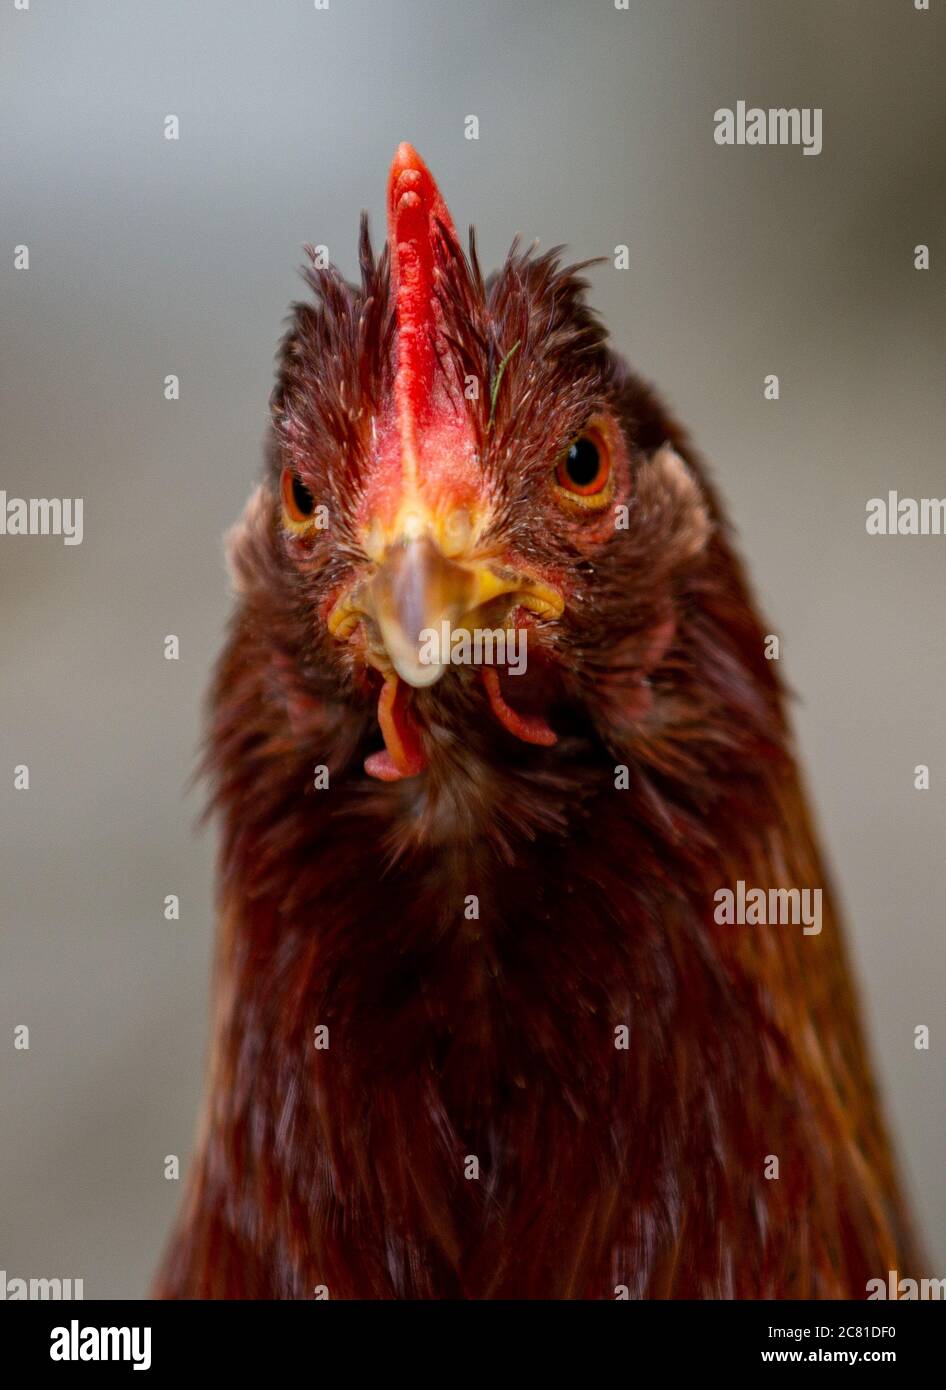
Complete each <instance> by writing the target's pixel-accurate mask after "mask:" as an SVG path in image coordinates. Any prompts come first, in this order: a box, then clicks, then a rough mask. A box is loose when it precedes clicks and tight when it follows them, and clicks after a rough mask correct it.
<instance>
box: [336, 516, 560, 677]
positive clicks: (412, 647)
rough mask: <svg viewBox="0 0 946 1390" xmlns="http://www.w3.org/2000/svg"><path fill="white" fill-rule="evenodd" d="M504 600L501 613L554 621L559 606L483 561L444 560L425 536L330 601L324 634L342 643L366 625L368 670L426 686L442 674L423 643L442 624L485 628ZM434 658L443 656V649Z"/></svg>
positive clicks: (527, 582) (517, 576)
mask: <svg viewBox="0 0 946 1390" xmlns="http://www.w3.org/2000/svg"><path fill="white" fill-rule="evenodd" d="M503 597H505V598H506V600H507V602H506V604H505V609H504V611H505V612H506V613H508V612H509V611H510V609H511V608H512V607H513V606H521V607H524V608H527V609H529V610H530V611H532V612H534V613H537V614H539V615H540V616H542V617H559V616H560V614H561V612H562V609H563V607H564V604H563V601H562V596H561V594H560V593H559V591H558V590H557V589H555V588H553V587H552V586H551V585H549V584H546V583H544V582H542V581H540V580H536V579H534V578H532V577H529V576H526V575H523V574H521V573H517V572H515V571H513V570H511V569H508V568H505V567H503V566H500V565H496V564H493V563H489V562H486V561H483V560H477V561H472V560H464V559H463V558H456V559H454V558H449V557H448V556H446V555H445V554H444V553H443V550H442V549H441V547H440V545H438V544H437V542H436V540H435V539H434V538H433V536H432V535H431V534H430V533H429V532H426V531H425V532H423V533H422V534H420V535H416V536H412V537H410V538H401V539H398V540H396V541H395V542H394V543H393V544H392V545H389V546H388V548H387V549H386V551H385V553H384V557H383V559H382V561H381V563H380V565H379V566H378V567H377V569H376V570H375V572H374V573H373V574H372V575H371V576H370V577H369V578H368V579H366V580H364V581H363V582H362V583H360V584H358V585H356V586H355V587H354V588H353V589H352V590H350V591H349V592H347V593H346V594H343V595H342V597H341V598H340V599H339V600H338V601H337V602H336V604H335V606H334V608H333V609H332V611H331V613H330V614H329V619H328V627H329V631H330V632H332V633H333V634H334V635H335V636H336V637H340V638H342V637H348V636H350V635H351V633H352V631H353V630H354V628H355V627H356V626H357V624H358V623H359V622H360V621H361V620H362V619H367V626H368V645H369V651H370V653H371V655H372V656H373V658H374V664H376V665H379V666H380V667H381V668H382V669H384V668H385V667H386V666H387V667H388V668H393V670H394V671H396V672H397V674H398V675H399V676H400V677H401V679H402V680H404V681H406V682H407V684H408V685H412V686H417V687H420V686H428V685H433V684H434V682H435V681H437V680H439V678H440V677H441V676H442V675H443V672H444V670H445V669H446V668H445V664H444V662H443V661H432V660H430V659H429V658H428V654H427V653H428V650H430V649H432V648H431V644H429V643H428V642H427V636H428V635H429V634H430V633H431V632H433V633H435V634H436V635H437V638H438V639H439V637H440V635H441V632H442V624H443V623H445V622H446V623H447V624H448V625H449V630H450V631H455V630H457V629H468V630H469V629H472V628H473V627H474V626H476V619H477V616H478V615H479V617H480V619H481V621H482V622H483V623H484V625H485V619H486V613H485V611H481V610H485V609H486V606H487V605H490V604H493V602H494V600H496V599H500V598H503ZM491 612H493V614H494V615H495V614H496V609H495V608H494V609H492V610H491ZM490 625H492V624H490ZM439 655H440V656H443V655H445V653H444V650H443V644H442V643H440V644H439Z"/></svg>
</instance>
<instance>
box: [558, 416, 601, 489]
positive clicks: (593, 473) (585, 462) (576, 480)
mask: <svg viewBox="0 0 946 1390" xmlns="http://www.w3.org/2000/svg"><path fill="white" fill-rule="evenodd" d="M610 477H611V455H610V452H609V450H608V445H607V441H606V439H605V438H604V437H603V435H602V434H601V432H600V431H599V430H598V429H596V428H594V427H589V428H587V429H585V430H583V431H582V433H581V434H579V435H578V436H577V437H576V438H575V439H573V440H572V442H571V444H570V445H569V446H568V448H567V449H566V450H565V452H564V454H563V455H562V457H561V458H560V459H559V461H558V464H557V466H556V469H555V481H556V483H557V484H558V486H559V488H561V490H562V491H563V492H567V493H569V494H571V496H572V498H573V499H574V500H575V501H576V502H580V503H581V504H582V505H583V506H586V507H587V506H598V505H601V504H602V503H604V502H605V501H606V500H607V495H608V494H607V488H608V482H609V480H610Z"/></svg>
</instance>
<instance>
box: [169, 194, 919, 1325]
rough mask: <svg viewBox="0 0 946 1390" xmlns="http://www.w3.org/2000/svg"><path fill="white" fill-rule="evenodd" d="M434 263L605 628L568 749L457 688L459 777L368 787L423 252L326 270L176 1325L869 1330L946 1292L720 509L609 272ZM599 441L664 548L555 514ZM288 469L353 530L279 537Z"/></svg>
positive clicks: (558, 704)
mask: <svg viewBox="0 0 946 1390" xmlns="http://www.w3.org/2000/svg"><path fill="white" fill-rule="evenodd" d="M433 245H434V247H435V261H436V267H437V273H436V275H435V277H434V283H435V289H436V296H437V315H436V330H435V334H436V336H435V338H434V339H433V340H432V342H433V346H434V348H435V351H436V356H437V373H438V374H439V384H438V385H437V387H436V389H437V390H438V391H440V392H441V393H442V396H443V399H444V400H446V401H447V402H448V403H449V409H450V411H452V412H453V414H454V415H455V416H457V417H458V418H461V419H462V421H463V422H464V429H465V430H466V431H467V433H468V436H469V439H470V440H471V441H472V452H471V457H472V458H474V459H475V464H476V468H477V469H478V470H479V475H480V476H481V477H482V489H483V494H484V496H485V497H488V499H489V504H490V508H491V518H492V519H491V522H490V529H489V533H488V535H487V536H486V538H485V540H484V541H483V545H484V546H485V548H486V549H488V550H489V549H491V550H492V552H495V554H497V555H501V556H502V557H503V558H504V560H505V561H507V562H509V561H510V560H511V559H514V560H515V562H516V563H517V564H520V565H522V566H525V567H527V568H529V569H530V571H534V572H536V573H540V574H543V575H551V576H553V577H555V579H556V582H557V583H559V584H560V586H561V587H562V590H563V592H564V593H565V595H566V604H565V611H564V613H563V614H562V616H561V618H559V619H557V620H554V621H552V620H548V621H546V620H542V619H528V620H527V621H528V622H529V630H530V643H531V644H532V645H530V649H529V651H530V667H529V672H528V674H527V676H526V677H524V678H523V684H522V685H521V686H516V684H515V682H514V681H512V680H511V679H508V678H504V681H503V689H504V691H505V694H506V696H507V698H508V699H509V700H510V701H511V702H515V703H516V704H517V706H518V707H519V708H520V710H521V711H522V712H524V713H526V714H528V713H530V712H539V713H541V715H542V716H543V718H547V719H548V721H549V723H550V725H551V726H552V727H553V728H554V730H555V732H556V734H557V735H558V741H557V743H556V744H555V745H554V746H539V745H537V744H527V743H525V742H523V741H522V740H521V739H518V738H516V737H514V736H513V735H512V734H511V733H510V732H508V731H507V730H506V729H504V728H503V727H501V726H500V724H499V723H498V722H497V721H496V719H495V718H493V717H492V716H491V714H490V710H489V704H488V701H487V693H486V691H485V690H484V687H483V684H482V682H481V681H480V680H479V679H478V678H477V673H476V672H474V671H472V670H469V669H461V668H457V669H452V670H450V671H449V672H448V673H447V675H446V676H444V678H443V679H442V680H441V681H440V682H439V683H438V684H436V685H433V686H432V687H430V688H429V689H418V690H414V691H412V692H411V697H410V707H411V710H412V717H413V719H414V721H415V724H416V728H417V729H418V730H419V731H420V736H421V738H422V741H423V746H424V753H425V758H426V767H425V769H424V771H423V772H422V773H421V774H420V775H419V776H415V777H410V776H409V777H404V778H402V779H401V780H397V781H393V782H390V783H383V782H377V781H374V780H372V779H370V778H368V777H366V775H365V773H364V771H363V767H362V764H363V761H364V758H365V756H366V754H369V753H371V752H372V750H376V749H377V748H378V747H379V746H380V741H379V735H378V725H377V718H376V713H377V703H378V691H379V684H380V678H379V676H378V674H377V672H376V671H374V670H372V669H371V668H370V667H369V666H367V665H366V664H365V662H364V660H363V659H362V653H361V651H360V649H359V646H358V643H357V642H354V643H340V642H338V641H336V640H334V639H333V638H332V637H330V636H329V634H328V632H327V631H326V628H325V620H326V615H327V613H328V612H329V609H330V608H331V605H332V603H333V602H334V601H335V599H336V596H337V595H338V593H339V592H340V591H344V588H345V586H346V585H347V584H349V583H350V582H352V578H353V576H355V575H357V574H358V573H360V572H361V568H362V567H363V566H364V565H365V564H366V559H365V556H364V553H363V551H362V548H361V542H360V539H359V535H360V533H359V530H358V524H359V522H358V518H359V506H360V505H361V504H362V502H363V499H364V498H365V497H366V496H368V495H370V491H371V486H372V478H373V473H374V470H375V469H376V467H377V458H376V455H375V453H374V452H373V451H374V450H375V449H376V448H377V440H378V438H382V439H383V436H384V430H383V424H384V421H385V419H386V418H388V412H389V411H390V410H391V409H392V402H393V398H394V395H395V394H396V393H395V391H394V383H395V373H396V367H397V361H398V348H397V336H398V335H397V330H398V324H397V321H396V315H395V313H394V305H393V302H392V296H391V292H390V285H389V259H388V253H387V252H385V253H384V254H383V255H382V256H381V258H380V259H379V260H378V261H375V259H374V258H373V256H372V253H371V249H370V245H369V242H368V238H367V232H366V231H365V230H364V229H363V235H362V252H361V263H362V284H361V286H360V287H359V288H354V287H351V286H347V285H345V284H344V283H343V282H342V281H341V279H340V278H339V277H338V276H337V275H336V274H335V272H334V271H326V272H315V271H311V272H310V273H309V277H308V278H309V281H310V284H311V286H312V288H313V289H314V290H315V292H316V300H315V303H314V304H306V305H301V306H297V307H296V310H295V313H294V318H293V322H292V326H291V328H290V331H289V333H288V335H287V337H286V340H285V342H284V345H283V349H282V354H281V359H280V369H279V382H278V385H277V388H276V391H275V393H274V397H273V421H274V425H273V440H272V445H271V449H270V458H269V467H268V470H267V474H266V477H265V479H264V482H263V484H262V485H261V487H260V489H259V491H258V492H257V494H256V495H255V496H254V498H253V499H252V500H251V502H250V505H249V507H248V510H247V514H246V516H245V518H244V521H243V524H242V527H241V529H240V531H239V534H238V535H237V536H236V538H235V540H234V542H233V563H234V571H235V575H236V579H237V587H238V591H239V606H238V610H237V614H236V617H235V619H234V623H233V628H232V632H231V635H230V640H229V643H228V645H227V648H226V651H225V653H224V655H223V658H222V660H221V662H220V666H219V669H218V672H217V677H216V681H215V685H214V690H213V698H212V710H213V714H212V729H211V738H210V745H209V754H208V767H209V770H210V772H211V774H212V777H213V782H214V789H215V805H216V807H217V810H218V812H219V814H220V817H221V820H222V825H223V835H224V839H223V850H222V869H221V888H220V933H219V941H218V962H217V977H216V1014H215V1022H214V1041H213V1055H212V1062H211V1068H210V1077H209V1085H208V1102H207V1108H206V1113H205V1117H204V1123H203V1127H202V1133H201V1137H200V1142H199V1145H198V1152H197V1156H196V1159H195V1163H194V1168H193V1172H192V1174H191V1178H190V1184H189V1190H188V1194H187V1198H186V1202H185V1205H184V1209H183V1212H182V1215H181V1219H180V1223H179V1227H178V1230H177V1233H176V1235H175V1237H174V1239H173V1242H172V1245H171V1248H170V1250H169V1252H168V1255H167V1257H166V1260H165V1263H164V1267H163V1270H162V1272H161V1275H160V1277H159V1281H158V1285H157V1289H158V1292H159V1293H160V1294H162V1295H164V1296H171V1297H173V1296H183V1297H200V1298H211V1297H251V1298H255V1297H260V1298H280V1297H292V1298H306V1297H311V1296H312V1295H313V1291H314V1290H315V1288H316V1287H318V1286H324V1287H327V1289H328V1291H329V1295H330V1296H331V1297H335V1298H415V1297H416V1298H441V1297H463V1298H495V1297H535V1298H569V1297H572V1298H613V1297H615V1290H616V1288H618V1287H619V1286H627V1288H628V1290H629V1292H630V1294H631V1296H638V1295H639V1296H644V1297H667V1296H673V1297H687V1296H690V1297H728V1296H740V1297H751V1298H764V1297H805V1296H813V1297H838V1296H842V1297H863V1296H864V1294H865V1285H866V1281H867V1280H868V1279H869V1278H872V1277H876V1276H880V1277H885V1275H886V1271H887V1270H888V1269H898V1270H900V1271H901V1272H910V1271H911V1262H912V1261H913V1260H914V1258H915V1257H914V1255H913V1251H912V1248H911V1241H910V1236H909V1232H908V1229H907V1223H906V1219H905V1216H904V1213H903V1208H902V1206H901V1203H900V1200H899V1198H898V1193H897V1183H896V1177H895V1173H894V1170H893V1165H892V1161H891V1157H890V1153H889V1149H888V1145H887V1140H886V1138H885V1134H884V1128H883V1124H882V1121H881V1118H880V1115H879V1113H878V1108H877V1102H876V1098H875V1092H874V1087H873V1084H872V1081H871V1075H870V1069H869V1065H868V1061H867V1059H866V1056H865V1049H864V1043H863V1039H862V1036H861V1031H860V1025H859V1022H858V1014H857V1007H856V1002H855V999H854V996H853V993H852V987H851V982H850V977H849V973H848V967H847V964H846V960H845V954H844V950H843V944H842V941H841V937H840V931H839V927H838V922H837V918H836V916H835V913H834V910H833V908H832V905H831V901H830V893H829V891H828V890H829V885H828V883H827V881H826V877H825V870H824V867H823V865H822V863H821V860H820V858H819V854H818V850H817V847H816V845H815V842H814V840H813V836H812V830H811V825H810V821H809V816H808V813H807V811H806V808H805V802H804V797H803V793H802V791H801V789H800V787H799V782H798V776H797V773H796V770H795V765H794V760H793V754H792V747H791V740H790V736H789V733H788V729H787V726H786V721H785V716H784V712H783V697H782V693H781V691H780V689H779V685H778V680H777V675H776V671H777V667H776V665H775V664H774V663H772V662H770V661H766V660H765V658H764V655H763V628H762V627H761V625H760V622H759V620H758V618H757V617H756V614H755V609H754V606H753V604H752V601H751V599H750V596H749V593H748V590H747V586H746V582H745V579H744V577H743V573H742V567H741V565H740V562H739V560H738V558H737V557H736V555H735V554H734V551H733V547H732V540H731V536H730V532H729V528H728V526H727V523H726V521H725V518H724V516H723V514H722V511H721V509H720V506H719V503H718V500H717V498H716V496H715V494H714V491H713V488H712V486H711V484H710V482H709V480H708V479H707V476H706V472H705V469H704V467H703V465H702V463H701V461H700V460H699V458H698V456H697V455H696V453H695V451H694V450H693V448H692V446H691V445H690V443H689V441H688V439H687V436H686V435H685V433H684V432H683V430H682V429H681V428H680V426H679V425H678V424H677V423H676V422H675V421H674V420H673V418H672V417H671V416H670V415H669V413H668V412H667V410H666V409H665V407H664V406H663V405H662V404H661V402H660V401H659V400H658V398H657V397H656V396H655V394H654V393H653V392H652V391H651V390H650V388H649V387H647V386H646V385H645V384H644V383H643V382H642V381H641V380H640V379H639V378H638V377H637V376H636V375H634V374H633V373H632V372H630V371H629V370H628V369H627V368H626V367H625V366H624V365H623V364H622V363H621V361H620V360H619V359H618V358H617V357H616V356H615V354H614V353H613V352H612V351H611V349H610V348H609V347H608V345H607V342H606V340H605V334H604V331H603V329H602V327H601V326H600V324H599V322H598V320H597V319H596V318H595V317H594V316H593V314H592V313H591V312H590V311H589V310H588V309H587V308H586V307H585V306H584V303H583V298H582V294H583V289H584V286H583V283H582V281H581V279H580V278H579V276H578V274H577V273H576V271H575V269H568V268H564V269H563V268H562V267H561V266H560V264H559V262H558V258H557V256H556V254H555V253H554V252H553V253H549V254H547V255H544V256H538V255H534V254H532V253H524V254H523V253H521V252H520V251H519V250H518V248H517V247H515V246H514V247H513V250H512V251H511V253H510V256H509V258H508V260H507V262H506V264H505V266H504V267H503V269H502V270H501V271H500V272H499V274H498V275H497V276H495V277H494V278H493V279H492V280H491V281H490V282H488V284H484V282H483V280H482V278H481V276H480V273H479V269H478V266H477V263H476V256H475V251H474V249H473V246H472V241H471V250H470V256H469V258H468V259H467V258H464V256H463V255H462V253H461V251H460V249H459V247H458V246H457V244H456V241H455V237H454V234H453V232H452V228H451V227H450V226H448V225H445V224H444V223H443V221H442V220H441V222H440V223H439V230H438V231H437V233H436V235H435V241H434V243H433ZM516 343H518V347H517V348H516V349H515V351H513V352H512V355H511V356H509V353H510V350H511V349H513V347H514V345H515V344H516ZM504 359H507V360H506V364H505V367H504V369H503V372H502V378H501V381H499V383H498V389H497V390H496V392H495V401H492V400H491V395H492V389H491V388H492V387H493V386H495V385H496V380H497V375H498V369H499V364H500V363H501V362H503V360H504ZM469 377H474V378H476V379H477V380H478V381H479V382H481V383H484V389H483V390H482V391H481V392H480V394H479V398H478V399H473V400H470V399H467V398H466V396H465V395H464V391H463V384H464V381H465V380H467V379H468V378H469ZM431 389H434V388H431ZM446 408H447V407H446V406H445V407H444V409H446ZM592 415H596V416H601V415H604V416H605V417H607V418H609V419H612V420H613V421H614V422H616V430H617V432H618V434H619V436H620V439H619V443H618V445H617V453H618V455H619V457H618V458H617V462H616V468H617V471H618V481H617V484H616V493H615V504H618V503H620V502H624V503H625V504H626V505H627V506H628V509H629V510H628V514H627V520H628V527H627V529H626V530H615V529H614V526H613V521H610V520H608V521H607V524H605V520H603V519H602V518H599V517H595V516H578V515H577V514H575V515H571V514H568V513H567V511H563V510H562V508H561V507H560V506H559V505H558V503H557V502H556V500H555V498H554V497H553V496H551V495H550V491H549V487H550V485H549V478H550V476H551V473H552V471H553V469H554V467H555V464H556V462H557V460H558V459H559V457H560V454H561V450H562V448H563V447H565V446H566V445H567V443H568V441H569V440H570V439H571V438H573V437H574V435H575V434H576V432H578V431H579V430H581V429H582V427H583V426H584V424H585V422H586V421H587V420H588V418H589V417H590V416H592ZM373 422H374V423H375V425H377V426H378V429H377V430H373V429H372V423H373ZM665 445H669V446H670V448H669V449H665V448H664V447H663V446H665ZM671 451H672V452H671ZM681 461H683V462H681ZM286 466H291V467H292V468H294V469H295V470H296V471H297V473H298V475H299V477H300V478H301V479H302V480H303V481H304V482H305V483H306V485H307V486H308V487H309V488H310V490H311V492H312V494H313V496H316V497H317V498H318V499H323V498H324V499H326V501H327V503H328V505H329V508H330V513H331V516H332V525H331V527H330V528H329V529H328V530H327V531H326V532H324V533H320V532H317V533H314V534H311V535H308V536H305V537H299V536H294V535H291V534H288V533H286V532H285V530H284V528H283V527H281V526H280V523H279V495H280V493H279V480H280V474H281V471H282V469H283V468H284V467H286ZM606 515H607V518H608V519H610V518H611V512H610V511H609V512H608V513H607V514H606ZM520 617H521V615H520ZM524 620H526V619H524ZM533 653H534V655H533ZM619 764H620V765H626V766H627V768H628V781H629V786H628V788H627V789H626V790H618V789H617V788H616V786H615V766H616V765H619ZM318 765H325V766H326V767H327V768H328V770H329V777H330V785H329V788H328V789H327V790H324V789H323V790H317V789H316V788H315V785H314V782H313V769H314V768H315V767H316V766H318ZM739 879H742V880H744V881H745V882H747V883H748V884H751V885H753V886H757V887H762V888H767V887H769V886H774V887H792V886H809V887H815V886H821V887H823V888H824V889H825V906H824V913H823V930H822V932H821V934H820V935H818V936H813V935H804V934H803V933H802V930H801V928H800V927H799V926H766V927H762V926H743V927H738V926H728V927H726V926H719V925H717V924H716V923H715V922H714V920H713V910H714V893H715V891H716V890H717V889H718V888H720V887H726V886H733V885H734V884H735V883H736V881H737V880H739ZM471 894H475V895H477V896H478V899H479V907H480V913H479V919H478V920H469V919H468V917H467V916H466V915H465V903H466V900H467V898H468V896H469V895H471ZM622 1024H626V1025H629V1028H630V1047H629V1049H628V1050H626V1051H623V1050H618V1049H617V1048H616V1047H615V1028H616V1027H618V1026H619V1025H622ZM320 1025H326V1026H327V1027H328V1029H329V1038H330V1046H329V1047H328V1049H327V1050H317V1049H316V1048H315V1046H314V1044H313V1035H314V1030H315V1029H316V1028H317V1027H318V1026H320ZM773 1154H774V1155H777V1156H778V1157H779V1161H780V1176H779V1178H778V1179H777V1180H774V1181H773V1180H768V1179H766V1177H765V1175H764V1172H765V1164H766V1157H767V1156H768V1155H773ZM469 1155H475V1156H476V1157H477V1158H478V1160H479V1164H480V1177H479V1179H478V1180H472V1181H471V1180H469V1179H467V1178H466V1177H465V1176H464V1165H465V1160H466V1158H467V1156H469Z"/></svg>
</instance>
